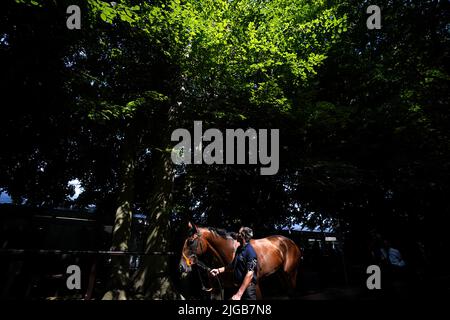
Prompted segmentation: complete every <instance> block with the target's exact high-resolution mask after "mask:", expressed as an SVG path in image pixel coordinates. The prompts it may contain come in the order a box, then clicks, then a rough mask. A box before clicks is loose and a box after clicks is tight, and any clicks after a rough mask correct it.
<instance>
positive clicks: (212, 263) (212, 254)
mask: <svg viewBox="0 0 450 320" xmlns="http://www.w3.org/2000/svg"><path fill="white" fill-rule="evenodd" d="M188 228H189V237H188V238H187V239H185V241H184V245H183V249H182V252H181V259H180V264H179V268H180V271H181V272H182V275H187V274H188V273H189V272H191V271H192V266H194V265H197V268H201V269H203V270H204V271H207V272H208V276H209V271H210V269H212V268H218V267H223V266H227V265H229V264H230V263H231V262H232V261H233V259H234V255H235V252H236V249H237V247H238V246H239V242H238V241H237V240H236V239H234V238H233V237H232V236H231V235H230V234H229V233H226V232H224V231H221V230H219V229H215V228H210V227H197V226H195V225H194V224H192V223H190V222H189V224H188ZM250 244H251V245H252V246H253V248H254V249H255V252H256V256H257V258H258V269H257V283H256V293H257V298H258V299H261V297H262V296H261V288H260V280H261V279H263V278H265V277H267V276H269V275H272V274H274V273H276V272H279V274H280V275H281V277H282V279H283V282H284V284H285V285H286V286H287V289H288V292H292V291H293V290H294V289H295V287H296V283H297V271H298V266H299V263H300V258H301V256H302V254H301V251H300V249H299V248H298V246H297V245H296V244H295V242H294V241H292V240H291V239H288V238H286V237H284V236H281V235H273V236H268V237H266V238H262V239H252V240H250ZM208 264H209V265H208ZM218 277H220V280H219V283H223V284H224V286H228V287H231V286H232V285H233V277H232V272H225V273H221V274H220V275H218ZM200 279H201V278H200ZM208 279H209V281H210V280H211V278H210V277H209V278H208ZM210 283H211V282H210ZM202 285H203V287H204V284H203V281H202ZM204 289H208V288H205V287H204ZM211 289H212V288H209V290H211ZM206 291H208V290H206Z"/></svg>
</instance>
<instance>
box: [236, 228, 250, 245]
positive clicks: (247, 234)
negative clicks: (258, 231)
mask: <svg viewBox="0 0 450 320" xmlns="http://www.w3.org/2000/svg"><path fill="white" fill-rule="evenodd" d="M239 233H240V234H241V235H242V237H243V238H244V240H245V241H246V242H249V241H250V240H251V239H252V238H253V230H252V229H250V228H249V227H242V228H241V230H240V232H239Z"/></svg>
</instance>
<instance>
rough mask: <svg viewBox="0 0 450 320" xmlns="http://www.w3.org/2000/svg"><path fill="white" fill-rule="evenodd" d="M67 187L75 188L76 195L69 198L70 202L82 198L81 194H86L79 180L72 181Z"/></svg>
mask: <svg viewBox="0 0 450 320" xmlns="http://www.w3.org/2000/svg"><path fill="white" fill-rule="evenodd" d="M67 185H68V186H73V187H74V188H75V194H74V195H73V196H71V197H69V199H70V200H76V199H77V198H78V197H79V196H80V194H82V193H83V192H84V188H83V187H82V186H81V181H80V180H78V179H73V180H70V181H69V182H68V183H67Z"/></svg>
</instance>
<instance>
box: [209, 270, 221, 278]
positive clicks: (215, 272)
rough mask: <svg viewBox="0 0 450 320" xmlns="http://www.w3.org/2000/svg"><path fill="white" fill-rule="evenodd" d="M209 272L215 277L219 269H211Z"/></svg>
mask: <svg viewBox="0 0 450 320" xmlns="http://www.w3.org/2000/svg"><path fill="white" fill-rule="evenodd" d="M209 273H210V274H211V275H212V276H213V277H216V276H217V275H218V274H219V273H220V271H219V269H212V270H211V271H210V272H209Z"/></svg>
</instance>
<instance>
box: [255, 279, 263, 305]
mask: <svg viewBox="0 0 450 320" xmlns="http://www.w3.org/2000/svg"><path fill="white" fill-rule="evenodd" d="M261 299H262V294H261V286H260V285H259V281H258V283H256V300H261Z"/></svg>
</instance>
